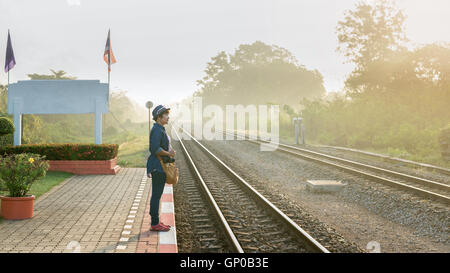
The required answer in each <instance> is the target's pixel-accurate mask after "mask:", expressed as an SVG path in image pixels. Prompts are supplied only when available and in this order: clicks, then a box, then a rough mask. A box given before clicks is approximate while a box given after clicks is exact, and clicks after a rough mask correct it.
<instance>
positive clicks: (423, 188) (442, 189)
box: [223, 131, 450, 205]
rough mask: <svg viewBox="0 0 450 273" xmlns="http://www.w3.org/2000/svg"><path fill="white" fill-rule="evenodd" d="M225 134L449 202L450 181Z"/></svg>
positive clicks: (243, 136) (239, 135)
mask: <svg viewBox="0 0 450 273" xmlns="http://www.w3.org/2000/svg"><path fill="white" fill-rule="evenodd" d="M223 133H224V134H229V135H232V136H234V137H235V136H236V137H240V138H241V139H245V140H246V141H249V142H251V143H254V144H261V143H263V144H265V145H276V150H277V151H280V152H284V153H287V154H290V155H294V156H297V157H301V158H303V159H306V160H310V161H314V162H317V163H320V164H325V165H329V166H332V167H335V168H338V169H341V170H344V171H346V172H350V173H353V174H357V175H362V176H364V177H367V178H369V179H371V180H373V181H376V182H379V183H383V184H385V185H388V186H393V187H396V188H399V189H402V190H406V191H408V192H413V193H415V194H417V195H420V196H423V197H426V198H429V199H432V200H438V201H440V202H443V203H444V204H446V205H449V204H450V181H448V182H436V181H432V180H429V179H426V178H421V177H417V176H413V175H409V174H405V173H401V172H396V171H392V170H388V169H384V168H380V167H375V166H371V165H368V164H364V163H360V162H357V161H353V160H348V159H343V158H339V157H336V156H332V155H327V154H325V153H320V152H317V151H312V150H308V149H305V148H300V147H296V146H291V145H287V144H282V143H270V142H269V141H265V140H261V139H259V138H246V136H245V135H242V134H237V133H230V132H228V131H223Z"/></svg>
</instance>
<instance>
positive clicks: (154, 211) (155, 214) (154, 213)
mask: <svg viewBox="0 0 450 273" xmlns="http://www.w3.org/2000/svg"><path fill="white" fill-rule="evenodd" d="M165 184H166V174H165V173H163V172H158V171H154V172H152V197H151V198H150V216H151V218H152V223H151V225H152V226H153V225H157V224H158V223H159V201H160V200H161V196H162V194H163V191H164V185H165Z"/></svg>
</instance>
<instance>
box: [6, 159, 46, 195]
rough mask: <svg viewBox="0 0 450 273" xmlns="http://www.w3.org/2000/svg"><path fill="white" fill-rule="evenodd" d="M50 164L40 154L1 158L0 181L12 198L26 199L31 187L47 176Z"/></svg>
mask: <svg viewBox="0 0 450 273" xmlns="http://www.w3.org/2000/svg"><path fill="white" fill-rule="evenodd" d="M49 167H50V164H49V163H48V161H47V160H45V157H42V156H40V155H38V154H31V153H23V154H13V155H8V156H5V157H0V180H1V181H2V183H3V184H4V186H5V187H6V188H7V189H8V191H9V196H10V197H24V196H25V195H26V194H27V193H28V191H29V190H30V188H31V185H32V184H33V183H34V182H35V181H36V180H37V179H39V178H41V177H43V176H45V175H46V173H47V170H48V168H49Z"/></svg>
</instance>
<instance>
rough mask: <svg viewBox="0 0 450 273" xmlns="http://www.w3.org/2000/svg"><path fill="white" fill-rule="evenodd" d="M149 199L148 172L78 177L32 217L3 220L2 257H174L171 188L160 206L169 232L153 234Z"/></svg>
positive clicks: (41, 202)
mask: <svg viewBox="0 0 450 273" xmlns="http://www.w3.org/2000/svg"><path fill="white" fill-rule="evenodd" d="M150 197H151V178H148V177H147V174H146V169H145V168H122V170H121V171H120V172H119V173H117V174H116V175H74V176H72V177H70V178H68V179H66V180H65V181H63V182H62V183H61V184H59V185H58V186H56V187H54V188H53V189H52V190H51V191H50V192H47V193H46V194H44V195H42V196H41V197H39V198H38V199H37V200H36V201H35V207H34V216H33V218H31V219H26V220H5V219H3V220H2V221H1V222H0V253H5V252H13V253H17V252H22V253H36V252H37V253H46V252H47V253H48V252H52V253H71V252H74V253H77V252H82V253H86V252H96V253H99V252H105V253H115V252H121V253H124V252H126V253H159V252H164V253H176V252H177V251H178V249H177V243H176V242H177V240H176V227H175V215H174V202H173V191H172V186H171V185H168V184H166V186H165V188H164V193H163V196H162V198H161V205H160V219H161V221H162V222H164V223H165V224H168V225H171V226H172V228H171V230H170V231H168V232H156V231H150V230H149V229H150V215H149V211H150Z"/></svg>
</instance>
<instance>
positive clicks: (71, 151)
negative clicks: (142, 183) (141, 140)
mask: <svg viewBox="0 0 450 273" xmlns="http://www.w3.org/2000/svg"><path fill="white" fill-rule="evenodd" d="M118 149H119V145H117V144H73V143H63V144H23V145H18V146H5V147H0V155H10V154H21V153H33V154H39V155H42V156H45V157H46V159H47V160H109V159H112V158H114V157H116V156H117V152H118Z"/></svg>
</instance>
